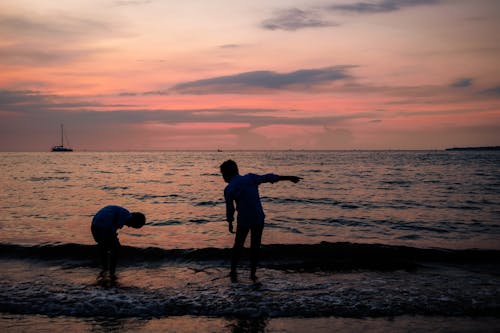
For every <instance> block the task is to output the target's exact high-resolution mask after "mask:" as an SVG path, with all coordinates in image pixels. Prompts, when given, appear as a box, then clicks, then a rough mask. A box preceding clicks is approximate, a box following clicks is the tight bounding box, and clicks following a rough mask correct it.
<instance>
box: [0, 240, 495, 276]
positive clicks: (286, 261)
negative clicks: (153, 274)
mask: <svg viewBox="0 0 500 333" xmlns="http://www.w3.org/2000/svg"><path fill="white" fill-rule="evenodd" d="M246 252H248V249H245V252H244V257H247V256H248V253H246ZM230 256H231V249H230V248H199V249H162V248H158V247H147V248H140V247H132V246H122V248H121V260H120V262H121V264H123V265H128V266H137V265H139V266H140V265H143V264H145V263H151V262H157V263H158V262H165V263H171V262H175V263H177V264H181V263H186V264H188V263H196V264H203V263H207V262H211V264H213V262H226V263H227V262H228V260H229V258H230ZM0 258H6V259H8V258H14V259H38V260H63V261H79V262H80V264H81V265H96V263H95V261H96V258H97V248H96V246H95V245H85V244H72V243H69V244H68V243H65V244H61V243H56V244H42V245H34V246H25V245H17V244H5V243H3V244H0ZM429 262H439V263H479V262H489V263H500V250H483V249H467V250H450V249H439V248H431V249H424V248H415V247H408V246H389V245H382V244H360V243H343V242H339V243H329V242H321V243H318V244H271V245H263V246H262V250H261V263H260V266H262V267H267V268H272V269H278V270H295V271H344V270H356V269H368V270H382V271H385V270H399V269H406V270H413V269H416V268H418V267H419V266H421V264H423V263H429Z"/></svg>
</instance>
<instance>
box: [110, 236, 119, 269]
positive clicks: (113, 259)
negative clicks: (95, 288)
mask: <svg viewBox="0 0 500 333" xmlns="http://www.w3.org/2000/svg"><path fill="white" fill-rule="evenodd" d="M119 254H120V242H119V241H118V238H117V237H116V236H115V237H114V239H113V240H112V242H111V245H110V247H109V275H110V276H111V278H115V277H116V275H115V273H116V264H117V262H118V255H119Z"/></svg>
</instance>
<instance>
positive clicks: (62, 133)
mask: <svg viewBox="0 0 500 333" xmlns="http://www.w3.org/2000/svg"><path fill="white" fill-rule="evenodd" d="M61 147H64V128H63V124H61Z"/></svg>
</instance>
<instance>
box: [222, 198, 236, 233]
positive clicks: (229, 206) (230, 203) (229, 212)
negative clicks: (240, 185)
mask: <svg viewBox="0 0 500 333" xmlns="http://www.w3.org/2000/svg"><path fill="white" fill-rule="evenodd" d="M224 200H225V201H226V221H227V222H228V223H229V226H228V227H229V232H230V233H232V234H233V233H234V231H233V221H234V212H235V208H234V200H233V199H232V198H231V196H230V195H229V191H227V190H225V191H224Z"/></svg>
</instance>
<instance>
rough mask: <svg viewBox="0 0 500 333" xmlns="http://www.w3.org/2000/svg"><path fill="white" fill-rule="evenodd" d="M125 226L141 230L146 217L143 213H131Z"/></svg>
mask: <svg viewBox="0 0 500 333" xmlns="http://www.w3.org/2000/svg"><path fill="white" fill-rule="evenodd" d="M126 224H127V225H128V226H129V227H132V228H136V229H139V228H142V226H143V225H144V224H146V216H144V214H143V213H139V212H133V213H132V215H131V216H130V218H129V219H128V221H127V223H126Z"/></svg>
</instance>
